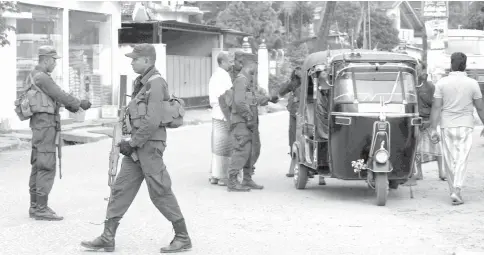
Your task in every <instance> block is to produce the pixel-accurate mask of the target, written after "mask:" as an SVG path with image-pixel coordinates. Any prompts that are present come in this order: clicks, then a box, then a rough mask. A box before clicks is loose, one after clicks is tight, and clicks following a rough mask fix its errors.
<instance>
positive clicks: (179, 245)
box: [160, 219, 192, 253]
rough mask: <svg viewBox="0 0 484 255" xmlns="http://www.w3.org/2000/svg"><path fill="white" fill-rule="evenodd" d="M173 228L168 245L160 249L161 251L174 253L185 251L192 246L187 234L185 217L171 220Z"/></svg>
mask: <svg viewBox="0 0 484 255" xmlns="http://www.w3.org/2000/svg"><path fill="white" fill-rule="evenodd" d="M172 224H173V229H174V230H175V237H174V238H173V240H172V241H171V242H170V245H168V246H166V247H163V248H161V249H160V252H161V253H176V252H182V251H186V250H189V249H191V248H192V241H191V240H190V237H189V236H188V231H187V225H186V224H185V219H181V220H178V221H176V222H172Z"/></svg>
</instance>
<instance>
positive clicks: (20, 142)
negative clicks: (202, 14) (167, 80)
mask: <svg viewBox="0 0 484 255" xmlns="http://www.w3.org/2000/svg"><path fill="white" fill-rule="evenodd" d="M262 108H263V110H261V113H260V115H261V116H264V115H268V114H272V113H277V112H281V111H285V110H286V108H285V107H284V106H282V105H279V104H276V105H270V106H265V107H262ZM200 115H201V116H200V118H197V117H195V118H191V119H189V120H185V121H184V123H183V126H197V125H202V124H207V123H211V122H212V118H211V113H210V112H206V113H203V114H200ZM116 123H117V120H115V119H113V120H104V121H99V122H97V123H86V124H84V125H83V124H82V123H73V124H70V125H66V126H65V127H62V128H63V132H62V139H63V140H64V141H65V142H67V143H71V144H85V143H93V142H97V141H100V140H104V139H109V138H111V135H110V133H112V128H113V127H114V125H115V124H116ZM31 140H32V134H31V132H30V130H16V131H13V132H9V133H0V152H4V151H10V150H16V149H20V148H24V147H26V146H27V145H28V147H30V141H31Z"/></svg>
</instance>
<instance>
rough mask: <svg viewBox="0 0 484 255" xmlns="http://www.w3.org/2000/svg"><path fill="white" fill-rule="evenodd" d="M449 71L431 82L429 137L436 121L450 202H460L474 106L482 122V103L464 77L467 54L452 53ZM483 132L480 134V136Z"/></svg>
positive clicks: (476, 86) (472, 83) (435, 136)
mask: <svg viewBox="0 0 484 255" xmlns="http://www.w3.org/2000/svg"><path fill="white" fill-rule="evenodd" d="M450 59H451V72H450V73H449V76H447V77H444V78H442V79H440V80H439V81H438V82H437V84H436V85H435V93H434V103H433V105H432V112H431V116H430V120H431V131H430V132H431V137H432V139H433V140H437V139H439V135H438V132H437V125H438V124H439V121H440V127H441V132H440V137H441V138H440V139H441V140H442V152H443V161H444V162H443V163H444V164H443V167H444V169H445V171H446V173H447V181H448V183H449V189H450V193H451V195H450V197H451V199H452V204H453V205H460V204H463V203H464V200H463V199H462V196H461V189H462V187H463V185H464V180H465V177H466V170H467V169H466V168H467V159H468V158H469V152H470V150H471V147H472V134H473V129H474V115H473V112H474V109H473V106H475V107H476V109H477V113H478V115H479V118H480V119H481V120H482V121H484V103H483V102H482V93H481V90H480V88H479V84H478V83H477V81H476V80H474V79H471V78H469V77H467V73H466V72H465V69H466V62H467V56H466V55H465V54H464V53H461V52H455V53H453V54H452V56H451V57H450ZM482 135H483V133H481V136H482Z"/></svg>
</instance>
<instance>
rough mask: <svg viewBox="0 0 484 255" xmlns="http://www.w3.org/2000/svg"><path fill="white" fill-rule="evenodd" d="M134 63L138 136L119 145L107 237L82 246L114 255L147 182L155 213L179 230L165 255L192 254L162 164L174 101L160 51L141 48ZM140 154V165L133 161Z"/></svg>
mask: <svg viewBox="0 0 484 255" xmlns="http://www.w3.org/2000/svg"><path fill="white" fill-rule="evenodd" d="M126 56H127V57H129V58H132V61H131V66H132V68H133V71H134V72H136V73H138V74H140V76H138V78H136V80H135V81H134V85H133V95H132V97H131V98H132V99H131V101H130V102H129V104H128V109H127V112H128V115H129V119H127V120H125V121H129V122H130V125H131V127H133V130H132V131H131V132H130V133H131V140H130V141H122V142H120V143H119V146H120V152H121V154H123V155H124V156H125V157H123V160H122V164H121V170H120V172H119V174H118V176H117V178H116V182H115V183H114V186H113V191H112V198H111V200H110V203H109V204H108V208H107V214H106V221H105V223H104V232H103V233H102V235H101V236H99V237H97V238H96V239H94V240H93V241H84V242H82V243H81V246H83V247H86V248H88V249H94V250H99V249H104V251H114V248H115V240H114V238H115V235H116V229H117V228H118V225H119V220H121V218H122V217H123V216H124V214H125V213H126V211H127V210H128V208H129V206H130V205H131V203H132V202H133V200H134V198H135V196H136V194H137V193H138V190H139V188H140V186H141V184H142V183H143V180H146V184H147V186H148V190H149V193H150V198H151V201H152V202H153V204H154V205H155V206H156V208H157V209H158V210H159V211H160V212H161V213H162V214H163V216H165V218H166V219H168V220H169V221H170V222H171V223H172V224H173V228H174V230H175V237H174V239H173V240H172V241H171V243H170V245H168V246H167V247H163V248H161V250H160V252H161V253H173V252H180V251H184V250H187V249H190V248H192V243H191V240H190V237H189V236H188V232H187V227H186V224H185V219H184V218H183V215H182V212H181V210H180V207H179V205H178V202H177V199H176V197H175V195H174V194H173V191H172V189H171V179H170V175H169V173H168V171H167V169H166V166H165V164H164V162H163V152H164V151H165V148H166V127H164V126H160V124H161V121H162V117H163V116H162V113H163V103H162V101H168V100H169V99H170V97H169V93H168V84H166V82H165V80H164V79H163V78H162V77H161V75H160V73H159V72H158V70H156V68H155V62H156V50H155V48H154V47H153V45H150V44H140V45H136V46H135V47H134V49H133V52H131V53H127V54H126ZM133 152H136V153H137V155H138V158H139V160H138V161H136V162H135V161H134V160H133V159H132V157H131V155H132V153H133Z"/></svg>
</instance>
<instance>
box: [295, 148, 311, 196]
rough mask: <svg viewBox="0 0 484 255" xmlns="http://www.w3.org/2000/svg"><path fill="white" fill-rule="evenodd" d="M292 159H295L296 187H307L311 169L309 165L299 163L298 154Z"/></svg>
mask: <svg viewBox="0 0 484 255" xmlns="http://www.w3.org/2000/svg"><path fill="white" fill-rule="evenodd" d="M292 160H294V164H293V165H294V171H293V172H294V187H296V189H305V188H306V184H307V183H308V172H309V169H308V167H307V166H305V165H303V164H301V163H299V162H300V161H299V156H298V155H297V154H296V156H295V157H293V158H292Z"/></svg>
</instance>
